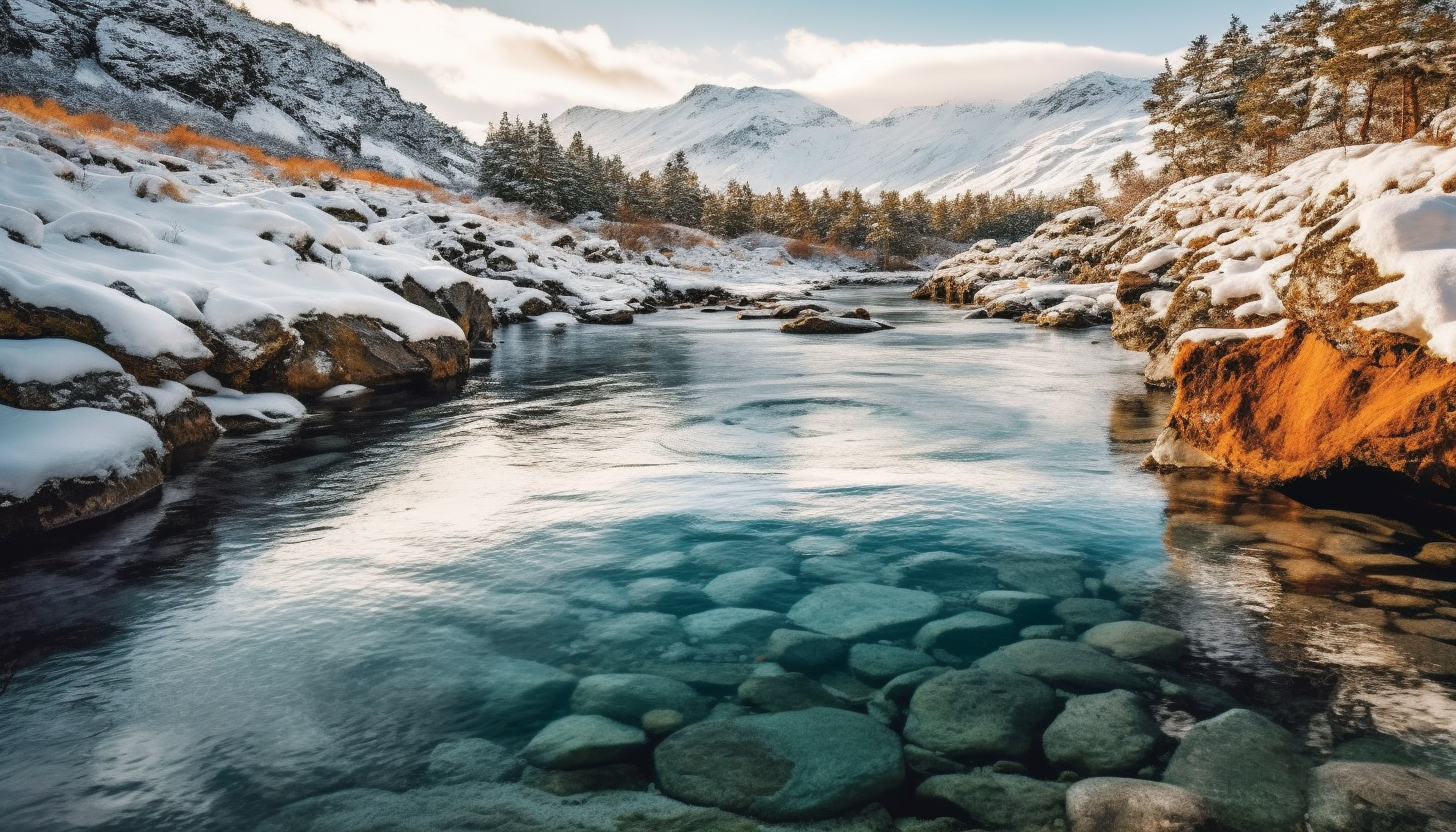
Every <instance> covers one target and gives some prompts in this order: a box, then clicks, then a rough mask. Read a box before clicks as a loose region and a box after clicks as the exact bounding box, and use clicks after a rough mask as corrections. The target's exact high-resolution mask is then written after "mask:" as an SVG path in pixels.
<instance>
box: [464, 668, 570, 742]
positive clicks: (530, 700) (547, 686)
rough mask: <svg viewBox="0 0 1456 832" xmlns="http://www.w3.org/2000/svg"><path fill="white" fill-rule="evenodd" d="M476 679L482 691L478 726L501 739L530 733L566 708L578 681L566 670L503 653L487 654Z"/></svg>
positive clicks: (487, 733)
mask: <svg viewBox="0 0 1456 832" xmlns="http://www.w3.org/2000/svg"><path fill="white" fill-rule="evenodd" d="M479 678H480V683H479V687H480V688H481V689H482V690H483V691H484V694H483V699H482V701H481V703H480V706H479V716H478V720H477V728H478V730H479V731H480V733H482V734H484V735H485V736H488V737H496V738H501V739H508V738H512V737H516V736H519V735H521V734H525V733H530V732H532V731H534V730H536V729H537V728H539V727H540V726H541V725H543V724H545V722H546V721H547V720H549V719H550V718H551V717H552V716H554V715H555V714H558V713H560V712H561V711H563V710H565V708H566V702H567V700H568V699H569V698H570V697H571V692H572V691H573V690H575V689H576V681H577V680H576V677H575V676H572V675H571V674H570V673H567V672H566V671H563V670H557V669H556V668H554V667H550V666H548V665H544V664H538V663H537V662H529V661H525V660H523V659H512V658H507V657H505V656H491V657H488V658H487V659H486V660H485V661H484V662H483V663H482V666H481V668H480V671H479Z"/></svg>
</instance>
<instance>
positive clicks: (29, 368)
mask: <svg viewBox="0 0 1456 832" xmlns="http://www.w3.org/2000/svg"><path fill="white" fill-rule="evenodd" d="M121 372H123V370H122V368H121V365H120V364H119V363H117V361H116V359H114V358H112V357H111V356H109V355H107V354H106V353H104V352H102V351H101V350H98V349H96V348H95V347H93V346H91V345H89V344H83V343H81V342H79V341H70V340H67V339H65V338H36V339H33V340H28V341H6V340H0V377H3V378H5V379H6V380H8V381H10V382H11V383H13V384H29V383H32V382H36V383H40V384H63V383H65V382H67V381H70V380H71V379H73V378H77V377H79V376H84V375H90V374H91V373H121Z"/></svg>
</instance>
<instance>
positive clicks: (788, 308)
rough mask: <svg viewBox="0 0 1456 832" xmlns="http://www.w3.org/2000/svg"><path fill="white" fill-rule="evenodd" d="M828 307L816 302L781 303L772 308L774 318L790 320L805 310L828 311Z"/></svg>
mask: <svg viewBox="0 0 1456 832" xmlns="http://www.w3.org/2000/svg"><path fill="white" fill-rule="evenodd" d="M828 311H829V307H827V306H821V305H819V304H817V303H781V304H779V305H778V306H775V307H774V308H773V316H774V317H775V318H788V319H790V320H792V319H794V318H797V317H799V316H800V315H802V314H804V313H805V312H828Z"/></svg>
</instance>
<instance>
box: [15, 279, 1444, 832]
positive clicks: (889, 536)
mask: <svg viewBox="0 0 1456 832" xmlns="http://www.w3.org/2000/svg"><path fill="white" fill-rule="evenodd" d="M904 295H905V289H904V288H903V287H884V288H856V289H840V290H835V291H833V292H830V293H826V296H827V297H828V298H830V299H832V300H833V301H834V302H836V303H844V304H850V305H863V306H866V307H869V308H871V309H873V310H875V312H876V314H877V316H878V317H880V318H882V319H884V320H886V321H887V322H889V323H891V324H893V325H895V326H896V327H897V328H896V329H894V330H892V331H886V332H883V333H879V334H873V335H866V336H844V337H827V336H822V337H792V336H788V335H783V334H781V333H779V332H778V331H777V326H776V325H775V324H773V323H771V322H748V321H738V320H736V319H734V318H733V317H732V316H731V315H728V314H722V313H720V314H703V313H701V312H698V311H669V312H663V313H660V314H657V315H652V316H643V317H640V318H639V320H638V323H637V324H636V325H634V326H630V327H586V326H568V327H563V328H546V327H542V326H539V325H524V326H517V327H511V328H509V329H507V330H504V331H503V332H502V333H500V335H499V339H498V340H499V347H498V349H497V351H496V353H495V357H494V359H493V360H492V361H491V362H489V363H483V364H482V365H481V366H479V367H478V368H477V371H476V372H475V374H474V375H473V377H472V378H471V380H470V381H469V383H468V385H467V386H466V388H465V389H464V391H463V392H462V394H461V395H459V396H458V397H455V398H452V399H449V400H448V401H439V402H426V403H420V402H416V401H407V400H401V399H395V400H376V401H372V402H369V403H366V404H363V405H359V406H357V407H354V408H342V409H338V410H333V411H329V412H324V413H319V414H315V415H313V416H311V417H310V418H309V419H307V420H306V421H305V422H303V423H302V424H300V425H296V426H293V427H290V428H287V429H283V430H277V431H271V432H268V433H263V434H258V435H253V436H244V437H228V438H225V439H224V440H222V441H221V442H220V443H218V445H216V446H215V447H214V448H213V449H212V450H211V451H210V452H209V453H208V454H207V455H206V456H204V457H203V458H202V459H200V460H194V461H191V462H188V463H185V464H184V465H183V468H182V470H181V471H180V473H179V474H178V476H177V477H176V478H174V480H173V481H172V482H171V483H170V484H169V486H168V489H167V493H166V496H165V497H164V498H163V499H162V500H161V501H159V502H158V503H156V504H154V505H152V506H150V507H147V508H144V509H142V510H139V511H136V512H133V513H132V514H130V515H128V516H127V517H126V518H125V519H123V520H122V521H120V522H117V523H112V524H110V525H108V526H106V527H104V528H102V529H98V530H92V531H88V532H84V533H76V534H71V535H68V536H66V537H65V539H63V540H57V541H54V542H51V543H48V544H47V545H45V546H43V547H38V548H40V549H41V550H40V551H31V552H27V553H24V554H25V557H23V558H19V557H14V556H13V555H14V553H12V556H10V557H7V558H6V559H5V563H4V564H3V565H0V621H3V622H4V623H3V624H0V636H3V638H4V639H5V641H4V646H5V648H6V652H7V653H8V655H9V657H10V659H11V665H12V673H11V675H10V678H9V679H8V686H7V688H6V690H5V691H4V693H3V695H0V807H4V811H5V815H6V817H5V820H4V822H3V824H0V825H3V826H4V827H5V828H6V829H8V830H11V832H41V830H45V832H63V831H64V830H81V829H87V830H92V829H96V830H117V831H118V832H120V831H121V830H127V831H128V832H130V831H131V830H136V832H143V831H144V830H145V832H159V830H169V829H179V830H180V829H186V830H242V829H251V828H252V827H253V826H254V825H256V824H257V823H258V822H259V821H260V820H261V819H263V818H266V817H268V816H269V815H271V814H272V813H273V812H275V811H276V810H277V809H278V808H279V807H281V806H283V805H285V804H288V803H290V802H293V801H296V800H299V799H302V798H306V797H310V796H313V795H318V794H322V793H326V792H329V791H334V790H338V789H344V788H351V787H357V786H369V787H375V788H384V789H391V790H403V789H408V788H410V787H412V786H414V785H417V784H419V783H420V782H421V778H422V777H423V776H424V775H423V771H424V766H425V761H426V760H427V759H428V757H429V754H430V750H431V749H432V748H433V747H434V746H435V745H437V744H438V743H440V742H442V741H445V740H448V739H451V738H456V737H461V736H471V735H483V736H492V737H499V738H502V739H503V741H506V742H508V743H511V742H514V743H517V744H519V742H520V741H521V739H522V738H524V737H529V731H528V730H526V728H527V727H528V726H526V725H525V724H524V721H522V722H521V723H519V724H518V723H517V721H516V720H515V719H514V717H513V715H511V714H509V713H502V712H499V711H498V710H496V711H492V710H491V709H489V708H485V709H483V708H482V702H483V701H486V700H489V699H490V696H491V686H492V684H493V682H492V679H491V677H490V671H489V668H490V667H491V664H490V661H489V660H490V658H491V657H494V656H509V657H514V658H519V659H527V660H531V661H535V662H541V663H545V664H549V665H552V666H554V667H559V668H566V669H568V670H574V671H577V672H582V670H583V669H601V668H603V667H606V666H608V665H611V664H612V663H613V662H618V663H630V658H623V657H621V656H619V655H617V654H613V653H612V644H611V643H610V641H611V640H610V638H608V637H606V636H604V635H602V633H603V632H605V630H606V629H607V624H608V623H609V622H610V621H611V620H613V619H614V618H619V617H621V616H623V615H626V614H628V613H630V612H631V611H633V609H634V605H636V608H638V609H639V610H640V609H641V608H643V607H642V605H643V604H644V603H649V602H643V601H642V600H641V599H640V597H635V598H634V596H632V595H631V593H630V592H629V589H630V587H631V586H632V585H633V584H634V582H637V581H640V580H642V579H644V578H664V577H666V578H677V579H681V580H683V581H685V582H687V583H690V584H693V585H701V584H702V583H703V582H704V581H705V580H706V579H708V578H711V577H712V576H713V574H714V573H717V572H723V571H731V570H732V569H743V568H748V567H752V566H759V565H762V564H765V563H768V564H771V565H776V566H777V565H783V566H784V568H786V569H787V570H793V569H794V568H797V565H798V564H799V563H800V562H805V563H807V560H808V559H813V560H814V561H815V563H816V566H815V569H817V570H818V571H816V572H814V573H813V575H814V576H817V577H815V578H812V579H810V578H808V577H806V580H810V582H813V581H814V580H818V581H823V580H829V579H832V578H830V571H832V570H833V569H841V570H848V571H849V572H851V573H853V574H863V575H869V576H874V575H884V574H886V570H887V569H889V570H892V571H893V570H894V569H896V568H897V565H898V566H899V567H902V573H901V574H905V573H904V572H903V567H905V565H906V564H914V563H922V564H923V563H931V564H932V565H933V563H934V562H935V559H934V557H932V558H930V559H928V560H927V559H925V558H924V557H922V556H924V555H926V554H927V553H937V552H949V553H952V554H953V555H956V556H962V557H966V558H970V559H973V560H975V561H976V562H978V563H984V564H989V565H991V567H993V568H994V566H995V564H996V563H998V562H999V561H1000V560H1001V559H1004V558H1009V557H1013V556H1014V557H1018V558H1027V557H1047V558H1062V559H1066V558H1071V559H1075V560H1077V561H1078V562H1080V563H1082V564H1085V565H1089V566H1090V569H1091V570H1093V571H1098V572H1100V571H1101V570H1106V569H1108V568H1109V567H1112V566H1114V565H1121V568H1122V572H1123V574H1136V576H1137V577H1138V578H1139V580H1140V581H1141V582H1142V583H1141V584H1140V586H1141V589H1140V590H1139V591H1140V592H1142V593H1144V600H1143V601H1142V602H1141V603H1142V605H1143V607H1144V609H1145V612H1144V615H1145V617H1147V618H1149V619H1150V620H1154V621H1156V622H1157V623H1160V624H1166V625H1169V626H1173V627H1177V628H1179V629H1182V630H1184V631H1185V632H1187V633H1188V634H1189V636H1190V637H1191V639H1192V651H1191V652H1192V655H1191V656H1190V658H1188V659H1186V660H1185V662H1184V665H1183V666H1182V668H1181V669H1182V670H1183V672H1185V673H1187V674H1189V675H1190V676H1193V677H1195V678H1198V679H1201V680H1204V681H1207V682H1212V683H1214V684H1216V685H1218V686H1220V687H1222V688H1223V689H1224V690H1226V691H1228V692H1229V693H1230V694H1232V695H1233V696H1234V697H1235V698H1237V699H1239V700H1240V701H1241V702H1243V703H1244V704H1245V705H1247V706H1249V707H1253V708H1255V709H1256V710H1262V711H1264V712H1265V713H1267V714H1269V715H1271V716H1273V717H1274V718H1275V719H1276V720H1277V721H1279V722H1281V723H1282V724H1284V725H1285V726H1286V727H1288V728H1290V729H1291V730H1293V731H1294V732H1295V733H1296V734H1298V735H1299V736H1301V737H1302V738H1304V739H1305V740H1306V741H1307V742H1308V743H1310V745H1311V747H1312V748H1315V749H1316V750H1318V751H1321V752H1328V751H1329V750H1330V749H1332V748H1335V747H1337V746H1342V745H1343V746H1347V747H1349V748H1363V749H1365V750H1364V751H1363V752H1361V753H1365V754H1367V755H1368V754H1377V755H1385V756H1382V757H1381V759H1384V758H1386V757H1393V758H1400V759H1407V758H1408V759H1410V760H1414V761H1418V762H1420V763H1421V764H1422V765H1426V766H1428V767H1430V768H1432V769H1433V770H1437V771H1441V772H1443V773H1445V774H1447V775H1448V776H1450V775H1451V774H1453V773H1456V736H1453V730H1452V728H1451V726H1452V725H1456V702H1453V696H1456V693H1453V688H1452V687H1451V686H1450V685H1449V683H1448V682H1443V681H1441V679H1443V678H1445V673H1444V671H1443V670H1442V668H1441V667H1440V657H1439V656H1438V657H1437V658H1436V659H1433V660H1432V661H1431V662H1426V663H1425V664H1422V660H1421V659H1420V657H1414V658H1413V657H1412V656H1411V654H1410V651H1409V650H1406V651H1405V652H1402V650H1401V646H1400V644H1402V643H1403V642H1402V643H1394V642H1390V641H1388V640H1387V639H1386V635H1385V634H1386V632H1387V628H1386V627H1385V626H1384V624H1383V621H1381V620H1374V619H1372V617H1371V616H1372V614H1374V615H1375V616H1376V617H1379V616H1381V615H1383V613H1380V612H1379V611H1378V610H1375V609H1372V608H1369V607H1368V606H1366V607H1361V606H1358V605H1355V604H1347V603H1341V602H1340V601H1337V600H1332V599H1331V598H1329V597H1322V596H1327V595H1328V596H1335V595H1339V594H1341V593H1349V592H1354V591H1356V590H1358V589H1360V588H1361V587H1360V586H1352V587H1336V588H1332V589H1330V590H1329V591H1328V592H1323V591H1315V590H1314V589H1310V590H1308V591H1307V592H1306V593H1305V594H1298V593H1296V592H1295V591H1293V590H1292V589H1291V588H1290V586H1291V584H1290V582H1289V580H1288V579H1287V576H1286V577H1285V578H1283V579H1281V574H1283V573H1281V572H1280V571H1279V570H1277V569H1276V568H1275V566H1274V565H1273V563H1274V561H1275V560H1276V555H1277V556H1280V557H1287V556H1288V551H1287V550H1286V551H1285V552H1284V553H1283V554H1282V555H1281V554H1280V553H1278V552H1275V553H1273V554H1271V552H1270V551H1268V550H1267V548H1266V549H1262V550H1261V549H1260V544H1261V542H1263V543H1267V542H1269V541H1274V542H1276V543H1279V544H1280V545H1284V546H1289V545H1291V537H1292V538H1295V540H1294V543H1295V544H1297V543H1298V540H1297V538H1298V537H1299V535H1300V534H1301V533H1305V534H1308V535H1310V536H1312V539H1318V538H1320V536H1322V535H1324V536H1327V535H1328V534H1329V533H1331V531H1332V530H1333V531H1335V532H1339V533H1342V534H1352V535H1355V536H1357V537H1358V536H1361V535H1364V536H1365V537H1366V539H1370V540H1373V541H1375V542H1376V543H1378V544H1384V543H1389V542H1390V541H1391V540H1393V539H1394V538H1393V536H1392V529H1396V530H1399V529H1402V528H1404V527H1403V526H1401V525H1400V524H1399V523H1398V522H1397V523H1388V522H1385V521H1383V520H1382V519H1381V518H1374V517H1362V516H1358V515H1353V514H1347V513H1342V512H1338V511H1333V510H1328V509H1319V508H1311V507H1309V506H1306V505H1304V504H1301V503H1298V502H1295V501H1294V500H1293V499H1291V498H1290V497H1288V496H1285V495H1283V494H1279V493H1276V492H1271V491H1264V490H1260V489H1253V488H1248V487H1245V486H1241V485H1238V484H1236V483H1232V482H1229V481H1226V480H1223V479H1218V478H1206V477H1204V478H1199V477H1189V476H1177V477H1160V476H1157V475H1154V474H1152V473H1149V472H1146V471H1143V470H1141V469H1140V463H1141V460H1142V458H1143V456H1144V455H1145V453H1146V451H1147V449H1148V446H1149V445H1148V443H1149V440H1150V439H1151V438H1152V436H1153V435H1154V433H1155V429H1156V426H1157V420H1158V418H1159V413H1160V412H1161V410H1162V409H1163V408H1166V406H1167V402H1166V396H1165V395H1163V394H1156V393H1154V394H1149V393H1148V392H1147V391H1146V390H1145V389H1144V387H1143V385H1142V382H1141V376H1140V370H1141V367H1142V363H1143V359H1142V356H1140V355H1138V354H1134V353H1130V352H1126V351H1123V350H1121V349H1120V348H1118V347H1117V346H1116V345H1115V344H1114V343H1112V341H1111V339H1110V338H1109V336H1108V333H1107V332H1106V330H1094V331H1085V332H1058V331H1048V330H1040V329H1037V328H1035V327H1029V326H1022V325H1017V324H1013V323H1009V322H1004V321H962V320H960V313H958V312H956V311H955V310H953V309H949V308H947V307H944V306H940V305H934V304H929V303H924V302H916V301H910V300H908V299H906V298H905V297H904ZM1301 530H1303V531H1301ZM1418 531H1419V532H1420V534H1421V535H1422V536H1424V537H1435V536H1437V535H1438V534H1439V533H1440V532H1442V531H1443V530H1442V529H1435V528H1420V529H1418ZM1444 531H1448V532H1449V531H1456V529H1445V530H1444ZM1396 536H1399V533H1398V534H1397V535H1396ZM1402 539H1403V538H1402ZM1311 545H1313V544H1311ZM1402 545H1408V543H1405V544H1402ZM916 558H919V560H916ZM806 568H807V567H806ZM807 574H808V573H806V576H807ZM915 574H916V578H915V580H916V581H918V582H919V583H918V584H917V585H920V586H921V588H927V589H931V590H932V591H933V590H935V589H936V587H935V586H934V583H935V582H936V581H937V580H939V579H940V578H939V577H938V576H937V573H935V572H934V570H933V569H932V570H929V571H926V570H922V571H921V572H919V573H915ZM943 577H944V580H946V581H948V582H954V581H956V580H958V579H959V578H958V576H957V575H955V574H948V575H945V576H943ZM1109 580H1110V578H1109ZM927 582H928V583H929V584H930V585H928V586H925V585H924V584H926V583H927ZM639 589H640V587H639ZM639 595H640V593H639ZM1346 600H1347V601H1348V600H1350V596H1349V595H1346ZM648 641H650V639H649V640H648ZM648 641H644V642H642V645H646V644H647V643H648ZM618 646H621V645H618ZM1407 646H1409V645H1407ZM624 649H627V650H629V651H630V650H634V649H637V647H634V646H633V645H630V644H629V645H627V647H626V648H624ZM642 649H646V648H645V646H643V647H642ZM691 653H692V651H691V649H690V648H688V647H687V646H684V645H677V646H676V647H669V648H665V649H664V650H663V651H662V655H660V656H654V657H653V659H654V660H655V661H673V660H675V659H676V658H683V657H685V656H690V654H691ZM697 658H700V657H697ZM748 658H750V659H751V658H752V657H748ZM1432 662H1434V664H1432ZM1427 665H1430V666H1427ZM1447 669H1449V668H1447ZM1158 717H1159V720H1160V722H1162V723H1163V725H1164V730H1166V731H1169V732H1172V733H1177V732H1179V731H1181V730H1186V727H1187V724H1188V723H1189V722H1190V721H1191V718H1190V717H1189V716H1188V715H1187V714H1182V713H1177V712H1176V711H1174V710H1167V711H1164V712H1160V713H1159V714H1158ZM523 719H524V718H523Z"/></svg>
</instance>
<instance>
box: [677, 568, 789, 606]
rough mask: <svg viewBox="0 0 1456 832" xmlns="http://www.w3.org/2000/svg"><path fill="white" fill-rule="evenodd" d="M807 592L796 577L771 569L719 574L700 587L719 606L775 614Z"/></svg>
mask: <svg viewBox="0 0 1456 832" xmlns="http://www.w3.org/2000/svg"><path fill="white" fill-rule="evenodd" d="M808 591H809V590H808V589H807V588H806V587H805V586H804V585H803V584H801V583H799V579H798V578H795V577H794V576H793V575H790V574H788V573H787V572H781V571H779V570H777V569H774V568H773V567H771V566H760V567H756V568H754V569H743V570H740V571H738V572H729V573H728V574H726V575H719V576H718V577H716V578H714V579H713V580H712V581H710V582H709V583H708V585H707V586H705V587H703V592H705V593H707V596H708V597H709V598H711V599H713V602H714V603H716V604H718V605H719V606H723V607H748V608H752V609H760V610H773V611H775V612H787V611H788V609H789V608H790V607H792V606H793V605H794V602H796V601H798V600H799V599H800V598H803V597H804V596H805V595H806V594H807V593H808Z"/></svg>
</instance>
